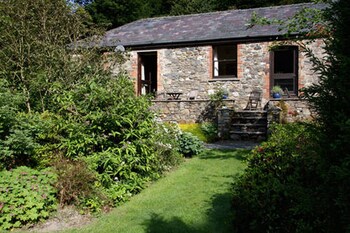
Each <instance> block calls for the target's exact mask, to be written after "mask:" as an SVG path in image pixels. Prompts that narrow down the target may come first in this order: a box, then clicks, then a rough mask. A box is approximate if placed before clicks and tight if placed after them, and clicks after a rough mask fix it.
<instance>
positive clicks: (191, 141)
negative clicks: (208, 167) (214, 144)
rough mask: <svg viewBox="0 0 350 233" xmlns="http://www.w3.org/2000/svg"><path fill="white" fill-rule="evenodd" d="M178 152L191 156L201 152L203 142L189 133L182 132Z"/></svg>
mask: <svg viewBox="0 0 350 233" xmlns="http://www.w3.org/2000/svg"><path fill="white" fill-rule="evenodd" d="M178 141H179V152H180V153H181V154H183V155H184V156H185V157H192V156H194V155H198V154H200V153H202V152H203V149H204V148H203V142H201V141H200V140H199V139H198V138H197V137H196V136H194V135H193V134H191V133H188V132H183V133H182V134H180V136H179V138H178Z"/></svg>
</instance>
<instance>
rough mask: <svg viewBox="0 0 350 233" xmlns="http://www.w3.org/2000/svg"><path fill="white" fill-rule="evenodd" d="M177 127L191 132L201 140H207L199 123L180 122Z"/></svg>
mask: <svg viewBox="0 0 350 233" xmlns="http://www.w3.org/2000/svg"><path fill="white" fill-rule="evenodd" d="M179 127H180V129H181V130H182V131H183V132H188V133H191V134H193V135H195V136H196V137H198V139H199V140H201V141H203V142H207V141H208V139H207V136H206V135H205V134H204V132H203V130H202V129H201V123H181V124H179Z"/></svg>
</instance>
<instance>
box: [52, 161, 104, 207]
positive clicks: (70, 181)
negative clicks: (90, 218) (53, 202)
mask: <svg viewBox="0 0 350 233" xmlns="http://www.w3.org/2000/svg"><path fill="white" fill-rule="evenodd" d="M53 168H54V171H55V173H56V174H57V181H56V183H55V188H56V189H57V193H58V200H59V203H60V205H61V206H64V205H76V206H81V207H83V208H84V207H85V208H87V209H91V211H92V212H95V211H98V210H100V209H101V207H102V205H103V202H104V201H105V200H104V199H106V198H104V197H103V194H102V192H101V191H99V190H98V187H97V186H96V185H95V183H96V182H97V178H96V175H95V174H94V173H93V172H92V171H91V170H89V169H88V167H87V166H86V164H85V162H83V161H81V160H80V161H79V160H78V161H70V160H68V159H65V158H63V157H61V158H58V159H57V160H56V161H55V162H54V164H53ZM92 200H95V201H96V203H95V204H94V205H92ZM96 204H97V206H95V205H96ZM106 204H107V203H106Z"/></svg>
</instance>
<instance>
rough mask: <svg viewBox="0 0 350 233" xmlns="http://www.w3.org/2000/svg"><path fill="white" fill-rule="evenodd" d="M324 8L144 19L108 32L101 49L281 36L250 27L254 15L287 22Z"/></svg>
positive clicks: (285, 7) (299, 6)
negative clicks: (308, 11)
mask: <svg viewBox="0 0 350 233" xmlns="http://www.w3.org/2000/svg"><path fill="white" fill-rule="evenodd" d="M323 7H324V5H321V4H312V3H304V4H295V5H283V6H276V7H264V8H254V9H244V10H229V11H220V12H212V13H203V14H193V15H183V16H169V17H158V18H148V19H141V20H137V21H135V22H132V23H129V24H126V25H123V26H121V27H118V28H115V29H112V30H110V31H107V32H106V34H105V37H104V39H103V41H102V42H101V46H102V47H106V46H116V45H123V46H125V47H137V46H156V45H171V44H181V43H200V42H208V41H217V40H229V39H241V40H244V39H249V38H259V37H269V36H280V35H281V34H282V33H281V32H280V31H279V26H278V25H266V26H258V25H255V26H253V27H251V28H249V27H248V25H249V22H250V19H251V17H252V14H253V12H256V14H257V15H259V16H263V17H268V18H277V19H286V18H290V17H293V16H294V15H295V13H296V12H298V11H299V10H301V9H303V8H323Z"/></svg>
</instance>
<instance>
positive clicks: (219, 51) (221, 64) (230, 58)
mask: <svg viewBox="0 0 350 233" xmlns="http://www.w3.org/2000/svg"><path fill="white" fill-rule="evenodd" d="M213 73H214V74H213V76H214V78H236V77H237V45H236V44H225V45H216V46H213Z"/></svg>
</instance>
